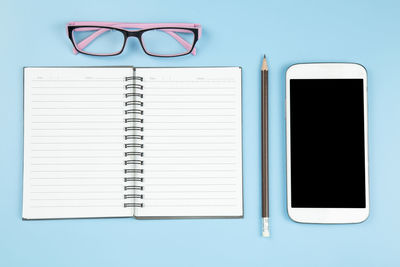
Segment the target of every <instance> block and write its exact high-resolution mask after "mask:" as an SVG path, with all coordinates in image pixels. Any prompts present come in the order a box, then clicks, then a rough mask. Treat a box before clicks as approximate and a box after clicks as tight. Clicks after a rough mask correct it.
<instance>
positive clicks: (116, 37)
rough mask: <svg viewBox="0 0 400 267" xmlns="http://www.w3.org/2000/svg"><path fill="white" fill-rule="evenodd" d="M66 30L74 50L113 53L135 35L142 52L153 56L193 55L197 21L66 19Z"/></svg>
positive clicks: (198, 25)
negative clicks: (160, 21) (131, 21)
mask: <svg viewBox="0 0 400 267" xmlns="http://www.w3.org/2000/svg"><path fill="white" fill-rule="evenodd" d="M67 34H68V37H69V39H70V40H71V42H72V44H73V46H74V48H73V52H74V54H78V53H82V54H86V55H93V56H115V55H119V54H121V53H122V51H123V50H124V48H125V45H126V40H127V39H128V38H129V37H136V38H137V39H138V40H139V42H140V45H141V46H142V48H143V50H144V52H145V53H146V54H148V55H150V56H156V57H177V56H183V55H187V54H190V53H191V54H192V55H196V48H195V47H194V46H195V45H196V42H197V40H198V39H199V38H200V36H201V25H200V24H190V23H115V22H70V23H68V24H67Z"/></svg>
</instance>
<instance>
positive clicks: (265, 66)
mask: <svg viewBox="0 0 400 267" xmlns="http://www.w3.org/2000/svg"><path fill="white" fill-rule="evenodd" d="M261 70H268V66H267V58H266V57H265V54H264V59H263V62H262V67H261Z"/></svg>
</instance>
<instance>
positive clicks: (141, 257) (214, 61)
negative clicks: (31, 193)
mask: <svg viewBox="0 0 400 267" xmlns="http://www.w3.org/2000/svg"><path fill="white" fill-rule="evenodd" d="M0 5H1V7H0V25H1V42H0V51H1V52H2V53H1V56H0V58H1V59H0V77H1V86H0V88H1V90H0V127H1V132H0V265H1V266H91V265H92V266H156V265H159V266H221V265H224V266H244V265H245V266H358V265H360V266H361V265H362V266H400V254H399V248H400V246H399V243H398V242H399V238H400V230H399V221H400V213H399V202H400V193H399V187H400V179H399V178H400V173H399V165H400V164H399V163H400V154H399V152H400V141H399V137H400V127H399V122H398V120H399V116H400V104H399V100H400V88H399V75H400V64H399V62H400V51H399V48H400V34H399V26H400V16H399V11H400V2H398V1H397V2H396V1H382V0H381V1H365V0H364V1H349V0H335V1H287V0H280V1H250V0H249V1H181V2H179V1H151V0H146V1H136V0H124V1H116V0H114V1H102V0H96V1H94V0H93V1H82V0H70V1H52V0H46V1H12V0H6V1H4V0H2V1H1V3H0ZM74 20H75V21H79V20H96V21H121V22H193V23H200V24H202V26H203V29H204V34H203V36H202V38H201V39H200V41H199V42H198V46H197V47H198V55H197V56H191V55H189V56H185V57H180V58H171V59H159V58H153V57H149V56H147V55H145V54H144V53H143V52H142V51H141V48H140V47H139V46H138V43H136V41H135V40H130V42H129V45H128V47H127V49H126V51H125V52H124V53H123V54H122V55H120V56H117V57H108V58H106V57H104V58H101V57H90V56H85V55H74V54H73V53H72V51H71V44H70V43H69V40H68V39H67V36H66V33H65V24H66V23H67V22H69V21H74ZM264 53H266V54H267V56H268V60H269V66H270V129H269V132H270V142H271V147H270V155H271V156H270V157H271V162H270V177H271V178H270V194H271V196H270V201H271V207H270V208H271V217H272V219H271V229H272V237H271V238H268V239H266V238H262V237H261V232H260V231H261V230H260V229H261V218H260V205H261V203H260V198H261V195H260V192H261V173H260V170H261V169H260V168H261V153H260V149H261V146H260V138H261V137H260V85H259V84H260V65H261V57H262V55H263V54H264ZM321 61H333V62H336V61H339V62H343V61H344V62H357V63H360V64H363V65H364V66H365V67H366V68H367V70H368V78H369V145H370V146H369V148H370V184H371V214H370V217H369V219H368V220H367V221H366V222H364V223H362V224H356V225H310V224H308V225H307V224H298V223H295V222H293V221H291V220H290V219H289V218H288V215H287V213H286V190H285V185H286V183H285V179H286V177H285V139H284V137H285V125H284V91H285V82H284V77H285V70H286V69H287V67H288V66H290V65H291V64H294V63H299V62H321ZM69 65H73V66H91V65H104V66H109V65H135V66H159V67H162V66H221V65H224V66H225V65H226V66H236V65H239V66H242V67H243V142H244V158H243V161H244V210H245V216H244V219H234V220H208V219H204V220H150V221H139V220H134V219H129V218H125V219H77V220H45V221H22V219H21V208H22V159H23V85H22V82H23V79H22V78H23V77H22V68H23V67H24V66H69Z"/></svg>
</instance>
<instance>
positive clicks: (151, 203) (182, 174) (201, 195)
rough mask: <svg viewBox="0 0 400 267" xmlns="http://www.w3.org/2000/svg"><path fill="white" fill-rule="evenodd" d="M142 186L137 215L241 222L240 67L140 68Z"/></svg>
mask: <svg viewBox="0 0 400 267" xmlns="http://www.w3.org/2000/svg"><path fill="white" fill-rule="evenodd" d="M136 72H137V75H138V76H141V77H143V79H144V80H143V86H144V89H143V94H144V97H143V102H144V107H143V110H144V115H143V117H144V123H143V127H144V132H143V135H144V140H143V144H144V148H143V152H144V165H143V169H144V173H143V177H144V181H143V189H144V190H143V195H144V198H143V204H144V206H143V208H138V209H137V211H136V212H135V215H136V216H138V217H181V216H182V217H186V216H191V217H200V216H242V215H243V206H242V199H243V198H242V162H241V160H242V150H241V149H242V145H241V69H240V68H230V67H229V68H228V67H227V68H138V69H137V70H136Z"/></svg>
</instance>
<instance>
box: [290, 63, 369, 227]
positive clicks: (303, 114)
mask: <svg viewBox="0 0 400 267" xmlns="http://www.w3.org/2000/svg"><path fill="white" fill-rule="evenodd" d="M367 130H368V125H367V72H366V70H365V68H364V67H363V66H361V65H359V64H353V63H309V64H296V65H292V66H291V67H289V69H288V70H287V72H286V160H287V166H286V169H287V206H288V213H289V217H290V218H291V219H292V220H294V221H296V222H301V223H359V222H362V221H364V220H366V219H367V218H368V216H369V181H368V180H369V178H368V177H369V176H368V131H367Z"/></svg>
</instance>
